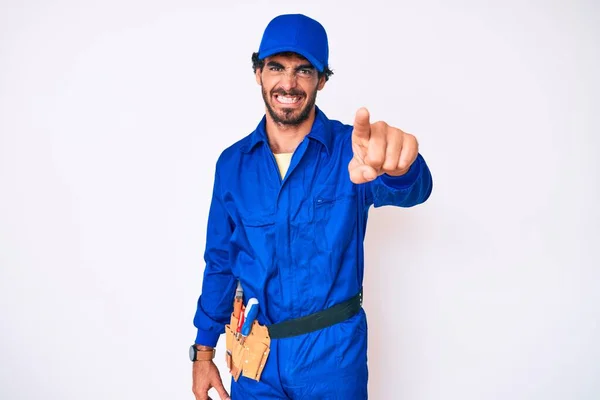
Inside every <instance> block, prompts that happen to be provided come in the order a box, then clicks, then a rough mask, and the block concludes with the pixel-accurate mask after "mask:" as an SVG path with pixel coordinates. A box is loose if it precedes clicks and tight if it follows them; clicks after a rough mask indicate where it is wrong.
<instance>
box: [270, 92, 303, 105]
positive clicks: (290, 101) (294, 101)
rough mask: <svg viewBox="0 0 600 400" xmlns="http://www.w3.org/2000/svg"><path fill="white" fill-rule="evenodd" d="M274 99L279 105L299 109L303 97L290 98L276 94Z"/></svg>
mask: <svg viewBox="0 0 600 400" xmlns="http://www.w3.org/2000/svg"><path fill="white" fill-rule="evenodd" d="M273 98H274V99H275V102H276V103H277V104H281V105H283V106H285V107H288V108H289V107H297V106H299V105H300V101H301V100H302V96H288V95H282V94H274V95H273Z"/></svg>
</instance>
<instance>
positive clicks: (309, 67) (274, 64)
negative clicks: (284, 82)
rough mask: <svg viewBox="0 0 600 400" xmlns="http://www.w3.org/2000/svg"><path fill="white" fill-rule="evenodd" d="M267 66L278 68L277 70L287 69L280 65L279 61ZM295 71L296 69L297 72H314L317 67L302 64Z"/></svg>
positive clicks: (269, 63)
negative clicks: (310, 70) (307, 70)
mask: <svg viewBox="0 0 600 400" xmlns="http://www.w3.org/2000/svg"><path fill="white" fill-rule="evenodd" d="M267 66H268V67H277V68H284V69H285V67H284V66H283V65H282V64H280V63H278V62H277V61H269V62H268V63H267ZM295 69H296V71H298V70H301V69H312V70H314V69H315V67H314V66H313V65H312V64H300V65H298V66H297V67H296V68H295Z"/></svg>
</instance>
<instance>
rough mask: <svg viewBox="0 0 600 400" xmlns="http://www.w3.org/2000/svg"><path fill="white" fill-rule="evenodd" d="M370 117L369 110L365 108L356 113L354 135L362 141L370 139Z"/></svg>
mask: <svg viewBox="0 0 600 400" xmlns="http://www.w3.org/2000/svg"><path fill="white" fill-rule="evenodd" d="M369 117H370V116H369V110H367V109H366V108H365V107H361V108H359V109H358V111H357V112H356V116H355V117H354V131H353V134H354V135H356V136H357V137H358V138H360V139H369V137H370V136H371V123H370V122H369Z"/></svg>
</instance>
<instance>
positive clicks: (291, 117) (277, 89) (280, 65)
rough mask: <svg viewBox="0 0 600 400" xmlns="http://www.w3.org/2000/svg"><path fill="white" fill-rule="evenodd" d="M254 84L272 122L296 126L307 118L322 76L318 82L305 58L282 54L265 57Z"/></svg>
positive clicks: (319, 88)
mask: <svg viewBox="0 0 600 400" xmlns="http://www.w3.org/2000/svg"><path fill="white" fill-rule="evenodd" d="M256 82H257V83H258V84H259V85H260V86H261V87H262V95H263V100H264V101H265V105H266V107H267V111H268V112H269V115H270V116H271V118H272V119H273V121H274V122H276V123H279V124H283V125H299V124H301V123H302V122H304V121H306V119H307V118H308V117H309V116H310V113H311V111H312V109H313V107H314V105H315V101H316V99H317V91H319V90H321V89H323V87H324V86H325V77H321V78H320V79H319V76H318V71H317V70H316V69H315V68H314V67H313V66H312V65H311V64H310V63H309V62H308V61H307V60H306V59H305V58H303V57H300V56H298V55H295V54H289V55H288V54H286V55H274V56H272V57H267V58H266V59H265V66H264V67H263V69H262V71H261V70H257V71H256Z"/></svg>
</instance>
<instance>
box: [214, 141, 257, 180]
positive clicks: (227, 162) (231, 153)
mask: <svg viewBox="0 0 600 400" xmlns="http://www.w3.org/2000/svg"><path fill="white" fill-rule="evenodd" d="M252 135H253V132H252V133H249V134H248V135H246V136H245V137H243V138H242V139H240V140H238V141H236V142H235V143H233V144H231V145H229V146H228V147H226V148H225V149H224V150H223V151H221V154H219V157H218V158H217V165H216V168H217V172H219V173H220V172H222V171H223V170H229V169H231V166H233V165H236V164H238V163H239V161H240V159H241V158H242V156H243V154H244V153H245V152H246V151H247V149H248V148H249V147H250V144H251V142H252Z"/></svg>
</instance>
